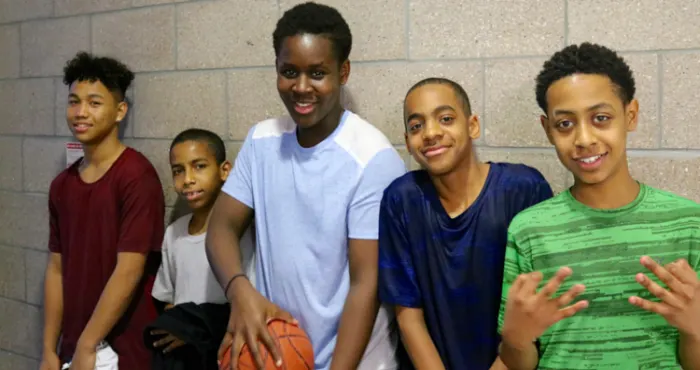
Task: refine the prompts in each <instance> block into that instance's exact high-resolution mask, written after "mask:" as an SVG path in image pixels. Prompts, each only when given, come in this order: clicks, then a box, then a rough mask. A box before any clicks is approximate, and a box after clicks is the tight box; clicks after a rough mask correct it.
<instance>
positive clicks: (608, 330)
mask: <svg viewBox="0 0 700 370" xmlns="http://www.w3.org/2000/svg"><path fill="white" fill-rule="evenodd" d="M536 89H537V102H538V104H539V106H540V107H541V108H542V110H543V111H544V115H543V116H542V117H541V122H542V127H543V128H544V130H545V132H546V134H547V137H548V139H549V141H550V142H551V143H552V144H553V145H554V147H555V149H556V152H557V155H558V157H559V159H560V160H561V162H562V164H563V165H564V166H565V167H566V168H568V169H569V170H570V171H571V173H572V174H573V175H574V179H575V182H574V185H573V186H572V187H571V188H570V189H569V190H567V191H565V192H563V193H561V194H559V195H557V196H556V197H554V198H552V199H550V200H547V201H544V202H542V203H540V204H538V205H535V206H533V207H531V208H529V209H527V210H525V211H523V212H521V213H520V214H518V215H517V216H516V217H515V219H514V220H513V221H512V223H511V224H510V228H509V235H508V245H507V249H506V262H505V267H504V281H503V298H502V303H501V309H500V314H499V331H500V332H501V335H502V344H501V351H500V358H501V360H502V361H503V362H504V363H505V365H506V366H507V367H508V369H510V370H518V369H535V368H539V369H678V368H680V367H682V368H683V369H685V370H688V369H698V368H700V289H699V286H700V283H699V282H698V275H697V272H698V271H699V270H700V235H699V234H700V205H698V204H697V203H695V202H693V201H691V200H688V199H684V198H682V197H680V196H677V195H674V194H671V193H668V192H665V191H662V190H659V189H655V188H652V187H650V186H647V185H645V184H641V183H639V182H637V181H635V180H634V179H633V178H632V176H631V175H630V172H629V169H628V166H627V154H626V141H627V133H628V132H630V131H633V130H634V129H635V128H636V126H637V116H638V111H639V104H638V102H637V100H636V99H634V93H635V85H634V78H633V77H632V72H631V71H630V69H629V67H628V66H627V64H626V63H625V61H624V60H623V59H622V58H620V57H619V56H618V55H617V54H616V53H615V52H614V51H612V50H609V49H607V48H605V47H603V46H599V45H594V44H590V43H583V44H581V45H572V46H568V47H566V48H565V49H563V50H561V51H560V52H558V53H556V54H554V56H552V58H551V59H550V60H549V61H547V62H546V63H545V64H544V68H543V70H542V71H541V72H540V74H539V76H538V77H537V88H536Z"/></svg>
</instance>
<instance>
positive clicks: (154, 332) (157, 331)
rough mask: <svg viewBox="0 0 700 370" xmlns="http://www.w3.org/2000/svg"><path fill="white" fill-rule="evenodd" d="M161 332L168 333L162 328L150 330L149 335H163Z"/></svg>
mask: <svg viewBox="0 0 700 370" xmlns="http://www.w3.org/2000/svg"><path fill="white" fill-rule="evenodd" d="M163 334H169V333H168V332H167V331H165V330H162V329H155V330H151V335H163Z"/></svg>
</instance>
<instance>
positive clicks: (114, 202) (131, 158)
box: [49, 148, 165, 370]
mask: <svg viewBox="0 0 700 370" xmlns="http://www.w3.org/2000/svg"><path fill="white" fill-rule="evenodd" d="M79 162H80V161H77V162H76V163H74V164H73V165H72V166H71V167H69V168H67V169H66V170H64V171H63V172H61V174H59V175H58V176H57V177H56V178H55V179H54V181H53V182H52V183H51V189H50V191H49V214H50V217H49V218H50V228H51V235H50V239H49V250H50V251H51V252H53V253H60V254H61V261H62V270H63V330H62V335H63V337H62V342H61V348H60V356H61V358H64V359H66V360H67V359H69V358H70V357H72V355H73V352H74V351H75V346H76V343H77V341H78V339H79V338H80V335H81V334H82V332H83V329H84V328H85V326H86V325H87V323H88V321H89V320H90V317H91V316H92V313H93V311H94V309H95V307H96V306H97V302H98V301H99V299H100V295H101V294H102V291H103V290H104V288H105V286H106V285H107V281H108V280H109V278H110V276H112V272H113V271H114V268H115V267H116V264H117V254H118V253H119V252H138V253H147V254H148V262H147V264H146V271H145V273H144V277H143V279H142V281H141V284H139V287H138V289H137V291H136V293H135V295H134V297H133V300H132V302H131V304H130V306H129V308H128V309H127V311H126V312H125V313H124V315H123V316H122V318H121V319H120V321H119V322H118V323H117V325H116V326H115V327H114V328H113V330H112V331H111V332H110V334H109V335H108V336H107V338H106V340H107V342H109V344H110V345H111V346H112V348H113V349H114V350H115V352H117V354H118V355H119V368H120V369H130V370H142V369H143V370H147V369H150V366H151V354H150V351H149V350H147V349H146V347H145V346H144V343H143V330H144V328H145V327H146V325H147V324H149V323H150V322H151V321H153V320H154V319H155V318H156V316H157V314H156V310H155V307H154V306H153V300H152V298H151V289H152V286H153V282H154V280H155V276H156V273H157V269H158V264H159V263H160V253H159V251H160V247H161V242H162V240H163V232H164V212H165V202H164V199H163V189H162V187H161V183H160V180H159V179H158V175H157V174H156V171H155V169H154V168H153V165H151V163H150V162H149V161H148V159H146V157H144V156H143V155H142V154H141V153H139V152H137V151H136V150H133V149H131V148H127V149H126V150H124V152H123V153H122V154H121V155H120V156H119V158H118V159H117V160H116V162H114V164H113V165H112V167H111V168H110V169H109V170H108V171H107V173H105V174H104V176H102V178H100V179H99V180H98V181H96V182H94V183H91V184H88V183H85V182H84V181H83V180H81V178H80V174H79V172H78V165H79Z"/></svg>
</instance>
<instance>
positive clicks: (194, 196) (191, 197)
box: [182, 190, 204, 202]
mask: <svg viewBox="0 0 700 370" xmlns="http://www.w3.org/2000/svg"><path fill="white" fill-rule="evenodd" d="M203 194H204V192H203V191H202V190H190V191H186V192H184V193H182V195H184V196H185V198H186V199H187V201H189V202H192V201H195V200H198V199H199V198H201V197H202V195H203Z"/></svg>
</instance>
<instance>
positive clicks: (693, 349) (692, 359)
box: [678, 334, 700, 370]
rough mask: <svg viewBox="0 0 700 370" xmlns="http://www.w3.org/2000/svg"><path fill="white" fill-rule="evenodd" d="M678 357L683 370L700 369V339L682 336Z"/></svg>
mask: <svg viewBox="0 0 700 370" xmlns="http://www.w3.org/2000/svg"><path fill="white" fill-rule="evenodd" d="M678 355H679V357H680V362H681V367H682V368H683V370H698V369H700V338H691V337H689V336H686V335H683V334H681V336H680V340H679V345H678Z"/></svg>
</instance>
